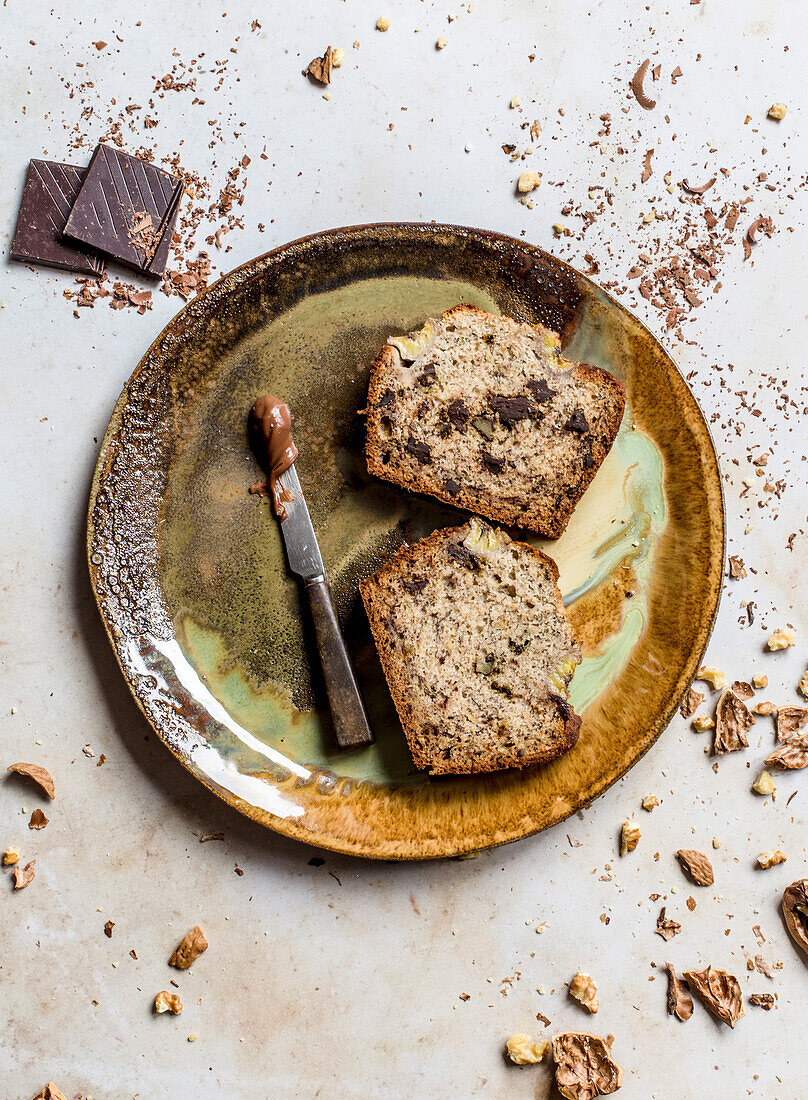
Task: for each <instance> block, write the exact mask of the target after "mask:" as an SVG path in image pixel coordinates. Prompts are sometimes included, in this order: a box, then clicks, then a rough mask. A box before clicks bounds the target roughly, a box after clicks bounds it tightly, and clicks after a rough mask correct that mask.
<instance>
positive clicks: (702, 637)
mask: <svg viewBox="0 0 808 1100" xmlns="http://www.w3.org/2000/svg"><path fill="white" fill-rule="evenodd" d="M408 231H410V232H412V233H413V235H414V234H415V233H419V234H421V235H422V239H423V240H424V241H425V242H426V241H427V240H428V239H429V237H430V236H432V235H435V236H437V235H438V234H452V233H454V234H457V235H458V237H460V238H466V239H469V238H475V239H477V240H478V241H481V242H482V243H491V242H496V243H499V244H500V245H501V246H505V247H506V248H508V249H509V250H510V251H511V254H512V257H513V258H514V262H515V263H516V264H517V265H520V266H522V268H523V272H524V273H527V272H528V271H529V270H530V269H531V267H532V266H533V265H534V264H536V265H538V263H541V264H542V265H544V266H545V267H546V268H549V269H550V270H551V271H552V272H553V273H554V274H555V275H557V276H558V277H559V279H560V280H562V281H567V282H569V283H571V284H573V285H576V284H577V285H578V286H580V285H581V284H583V285H584V286H586V287H587V288H588V290H589V293H590V294H592V295H594V296H595V297H596V298H597V297H599V296H600V297H602V298H603V299H605V300H606V301H607V302H608V303H609V304H610V305H611V306H612V307H614V308H615V309H616V310H617V311H618V313H620V314H626V315H628V316H629V317H631V319H632V321H633V323H635V324H636V325H637V326H638V327H639V329H640V330H641V331H642V332H644V333H645V335H646V336H647V338H648V340H649V341H650V343H651V344H652V345H655V346H656V349H657V351H658V353H660V354H661V356H662V360H663V362H664V363H665V364H666V366H667V368H668V370H670V371H671V372H672V373H673V374H674V375H675V376H678V379H679V381H680V383H681V386H682V388H683V390H684V392H685V394H686V395H687V396H688V397H689V400H690V402H691V404H692V408H691V411H692V412H693V413H694V414H695V416H696V420H697V423H698V424H699V427H700V429H701V431H702V432H703V437H704V440H705V441H706V442H707V444H708V448H707V456H708V457H709V459H710V464H709V470H708V473H709V475H711V476H710V477H709V480H713V478H714V481H713V489H714V490H717V502H716V501H714V505H715V503H717V504H718V509H717V514H713V515H711V517H710V518H711V520H713V521H717V522H718V523H719V525H720V540H719V541H720V550H721V553H720V556H719V555H716V554H715V553H714V554H713V557H712V559H711V560H710V562H709V573H710V575H709V576H708V578H707V580H706V582H705V583H706V584H707V587H708V591H707V595H708V598H709V599H710V600H711V602H712V608H711V610H710V612H709V616H708V618H707V621H706V623H705V624H704V625H703V626H702V628H701V631H700V633H699V636H698V638H697V640H696V642H695V645H694V647H693V649H692V650H691V654H690V657H689V659H688V660H687V661H686V662H685V663H684V665H683V667H682V669H681V671H680V674H679V677H678V679H677V684H676V689H675V690H674V691H672V692H671V697H670V700H669V702H668V704H667V706H666V707H665V708H664V709H663V711H662V712H661V713H660V715H659V717H658V718H657V720H656V721H655V722H654V723H653V727H652V729H651V730H650V731H648V732H647V735H646V738H645V739H644V740H643V742H642V745H641V747H640V750H639V751H638V752H636V755H634V756H633V758H632V759H631V761H630V763H629V764H628V765H627V766H626V767H625V768H623V769H622V770H620V769H619V768H618V770H617V771H616V772H615V774H614V775H609V776H606V777H604V778H603V779H602V780H601V781H600V782H598V783H596V784H594V785H593V786H592V787H591V789H590V790H589V791H588V792H587V794H586V796H585V797H583V798H582V799H581V801H580V802H578V803H577V804H575V805H572V806H570V808H569V810H567V811H566V812H563V813H561V814H560V815H559V816H558V817H556V818H555V819H554V820H553V821H550V822H546V823H539V824H536V825H535V827H534V825H533V823H531V824H530V825H528V826H527V827H525V823H524V816H526V815H527V813H528V811H525V815H523V817H522V819H521V824H520V825H519V826H518V827H516V828H511V829H507V830H498V831H497V835H496V836H494V837H492V836H490V835H471V834H464V835H462V836H460V837H446V838H443V839H441V838H435V837H432V838H428V839H429V840H430V841H431V843H427V842H426V840H425V838H421V843H420V844H419V837H418V836H417V835H415V836H412V837H410V838H407V839H405V838H402V839H401V840H400V842H398V843H395V844H391V843H390V842H386V843H382V844H376V845H368V844H367V843H363V842H362V841H361V840H360V841H356V840H354V839H353V838H350V837H349V838H346V837H342V836H339V835H335V834H334V833H322V832H318V831H315V830H314V829H311V828H305V827H302V825H301V824H300V818H289V817H286V818H284V817H279V816H276V815H274V814H272V813H271V812H269V811H266V810H264V809H262V808H261V807H257V806H254V805H252V804H250V803H247V802H245V801H244V800H243V799H242V798H240V797H239V796H238V795H236V794H233V793H232V792H230V791H228V790H225V789H223V788H221V787H219V785H218V784H217V783H215V781H213V780H212V779H211V778H210V777H209V776H207V775H206V774H205V773H204V772H202V771H201V770H199V769H198V768H197V767H195V766H194V765H193V763H192V761H191V759H190V758H189V757H187V756H186V755H184V754H183V752H182V751H180V749H179V748H178V747H176V746H175V744H173V743H171V741H170V739H168V738H167V737H166V736H165V735H164V733H163V731H162V730H161V729H160V727H159V725H158V724H157V723H156V722H155V721H153V720H152V718H151V717H150V715H149V713H148V711H147V710H146V707H145V705H144V703H143V700H142V699H141V698H140V697H139V695H138V693H137V691H136V690H135V685H134V684H133V683H132V681H131V680H130V678H129V676H128V675H127V673H126V670H125V667H124V664H123V661H122V658H121V654H120V651H119V648H118V644H117V641H116V634H117V635H120V633H121V632H120V630H118V629H117V628H115V627H114V624H111V623H110V622H108V620H107V618H106V616H105V614H104V611H103V608H102V604H101V595H100V592H99V587H98V573H97V570H96V566H95V564H94V563H93V561H92V553H91V551H92V539H93V534H94V522H93V512H94V508H95V505H96V502H97V497H98V493H99V489H100V486H101V478H102V475H103V473H104V466H105V459H106V457H107V451H108V449H109V447H110V443H111V441H112V429H113V428H114V427H115V425H117V424H118V423H119V421H120V417H121V414H122V412H123V410H124V409H125V407H126V405H127V402H128V399H129V391H130V387H131V386H132V384H133V383H134V382H135V381H136V380H137V379H138V377H139V375H140V374H141V372H142V371H143V370H144V369H145V367H146V366H147V365H148V363H149V360H150V358H151V357H152V355H153V354H155V353H156V352H158V351H159V350H160V348H161V346H162V345H163V343H164V342H166V341H167V340H173V339H177V338H179V337H181V336H182V335H183V331H184V327H185V324H186V321H187V315H188V314H189V313H192V314H195V313H197V311H199V310H200V309H204V308H205V304H206V302H207V301H208V300H209V299H211V298H212V297H214V296H217V295H221V294H222V292H223V289H226V291H227V292H230V291H233V290H235V289H237V288H240V287H243V286H245V285H247V284H248V283H249V282H251V281H252V280H253V279H254V278H256V277H258V276H259V275H260V274H261V268H262V266H263V265H265V264H266V263H267V262H268V261H272V260H276V259H278V258H279V257H281V256H282V254H284V253H288V252H290V251H292V250H295V249H297V250H299V249H300V248H301V247H305V246H307V245H312V244H315V243H318V244H328V245H329V246H335V245H339V244H340V243H344V242H346V241H350V240H351V239H352V238H356V237H360V238H361V237H363V236H366V237H371V236H372V234H374V233H376V234H379V233H385V232H387V233H395V232H402V233H404V234H407V232H408ZM581 297H583V295H581ZM558 328H559V329H560V330H561V334H562V342H563V328H561V326H558ZM725 556H726V515H725V500H724V490H723V484H722V481H721V476H720V469H719V465H718V457H717V452H716V448H715V444H714V441H713V438H712V434H711V432H710V429H709V425H708V423H707V421H706V419H705V418H704V416H703V414H702V412H701V409H700V407H699V405H698V403H697V401H696V399H695V397H694V396H693V394H692V392H691V391H690V388H689V386H688V385H687V382H686V380H685V378H684V376H683V375H682V373H681V371H680V370H679V368H678V367H677V366H676V363H675V362H674V361H673V359H672V358H671V356H670V355H669V354H668V352H667V351H666V350H665V349H664V347H663V346H662V345H661V343H660V342H659V341H658V340H657V339H656V337H655V336H654V335H653V333H652V332H651V331H650V329H649V328H648V327H647V326H646V325H645V324H643V322H642V321H640V320H639V318H637V317H635V316H634V315H633V314H631V313H630V311H628V310H627V309H626V307H625V306H623V305H622V304H621V303H620V302H618V301H617V299H616V298H614V297H613V296H612V295H611V294H609V292H608V291H606V290H604V289H603V288H602V287H600V286H599V285H598V284H596V283H593V282H592V280H591V279H589V278H588V277H587V276H586V275H583V274H581V273H580V272H578V271H576V270H575V269H574V268H572V267H570V266H569V265H568V264H566V263H564V262H563V261H561V260H558V259H557V258H556V257H554V256H552V255H550V254H549V253H546V252H544V250H543V249H541V248H539V247H537V246H535V245H531V244H529V243H528V242H526V241H522V240H518V239H516V238H514V237H510V236H508V235H507V234H502V233H498V232H496V231H494V230H486V229H479V228H475V227H472V226H461V225H453V224H451V223H423V222H373V223H367V224H357V225H349V226H343V227H338V228H335V229H330V230H323V231H320V232H317V233H312V234H307V235H304V236H302V237H298V238H296V239H294V240H292V241H289V242H286V243H285V244H282V245H279V246H277V247H276V248H273V249H271V250H269V251H268V252H265V253H263V254H262V255H260V256H258V257H255V258H253V259H251V260H248V261H247V262H246V263H244V264H241V265H239V266H238V267H236V268H234V269H233V270H232V271H230V272H228V273H227V274H225V275H222V276H221V277H220V278H219V279H217V280H216V282H215V283H212V284H211V285H210V286H209V287H207V288H206V289H205V290H204V291H203V292H202V293H200V294H198V295H197V296H196V297H195V298H193V299H191V300H190V301H189V302H187V303H186V304H185V305H184V306H183V307H182V308H181V309H180V310H179V312H178V313H177V314H176V315H175V316H174V318H172V320H171V321H169V322H168V324H167V325H166V326H165V327H164V328H163V330H162V331H161V332H160V333H159V334H158V336H157V337H156V338H155V339H154V340H153V341H152V343H151V344H150V346H149V348H148V349H147V351H146V352H145V354H144V355H143V357H142V359H141V360H140V362H139V363H138V365H137V367H136V368H135V370H134V371H133V372H132V374H131V375H130V377H129V379H128V380H127V383H126V385H125V386H124V389H123V391H122V393H121V395H120V397H119V398H118V400H117V402H116V404H115V406H114V409H113V412H112V415H111V418H110V423H109V425H108V427H107V430H106V432H105V435H104V439H103V440H102V444H101V447H100V450H99V457H98V461H97V464H96V468H95V471H94V474H93V479H92V484H91V489H90V498H89V509H88V520H87V558H88V569H89V574H90V580H91V584H92V588H93V594H94V597H95V600H96V605H97V606H98V609H99V613H100V615H101V619H102V622H103V623H104V628H105V630H106V632H107V636H108V638H109V640H110V644H111V646H112V649H113V652H114V654H115V657H116V660H117V661H118V664H119V666H120V668H121V672H122V673H123V676H124V679H125V681H126V683H127V685H128V687H129V689H130V691H131V693H132V696H133V698H134V699H135V702H136V704H137V706H138V707H139V709H140V710H141V712H142V713H143V715H144V717H145V718H146V720H147V721H148V722H149V724H150V725H151V726H152V728H153V729H154V730H155V732H156V733H157V735H158V737H160V739H161V741H163V742H164V743H165V744H166V746H167V747H168V748H169V750H170V751H171V752H172V754H173V755H174V756H175V757H176V758H177V760H179V762H180V763H181V764H182V765H183V767H185V768H186V769H187V770H188V771H189V772H190V773H191V774H192V775H194V776H195V777H196V778H197V779H198V780H199V781H200V782H201V783H202V784H203V785H204V786H205V787H207V789H208V790H210V791H212V792H213V793H214V794H216V795H217V796H218V797H219V798H221V799H222V800H223V801H224V802H226V803H227V804H228V805H230V806H232V807H233V808H235V809H237V810H239V812H241V813H244V814H245V815H246V816H248V817H250V818H251V819H253V820H256V821H259V822H261V823H262V824H264V825H266V826H267V827H268V828H271V829H273V830H274V831H275V832H278V833H281V834H283V835H285V836H288V837H292V838H294V839H297V840H301V841H303V842H304V843H307V844H310V845H313V846H316V847H319V848H323V849H325V850H328V851H334V852H339V853H342V854H346V855H355V856H361V857H365V858H372V859H385V860H393V861H409V860H426V859H440V858H453V857H455V858H456V857H458V856H465V855H468V854H473V853H475V852H479V851H484V850H486V849H490V848H495V847H499V846H500V845H502V844H507V843H511V842H513V841H516V840H520V839H523V838H525V837H528V836H533V835H535V834H537V833H539V832H543V831H544V830H545V829H547V828H550V827H551V826H553V825H558V824H560V823H561V822H563V821H565V820H566V819H567V818H569V817H570V816H572V814H574V813H578V812H579V811H580V810H582V809H585V808H587V807H588V806H590V805H591V804H592V803H593V802H594V801H595V799H596V798H598V797H599V796H600V795H601V794H603V793H604V792H605V791H607V790H608V789H609V787H611V786H612V785H613V784H614V783H616V782H617V780H618V779H621V778H622V777H623V776H624V775H625V774H626V773H627V772H628V771H629V770H630V768H632V767H633V766H634V765H635V764H636V763H637V762H638V761H639V760H640V759H641V758H642V757H643V756H644V755H645V754H646V752H648V750H649V749H650V748H651V747H652V746H653V745H654V744H655V743H656V742H657V740H658V739H659V737H660V735H661V733H662V732H663V730H664V729H665V728H666V727H667V725H668V723H669V722H670V720H671V718H672V717H673V715H674V713H675V711H676V708H677V706H678V703H679V699H680V697H681V695H682V694H683V693H684V691H685V690H686V689H687V688H688V687H689V685H690V684H691V682H692V679H693V675H694V674H695V672H696V670H697V668H698V666H699V664H700V663H701V659H702V656H703V654H704V652H705V650H706V648H707V645H708V642H709V640H710V636H711V634H712V631H713V628H714V626H715V621H716V617H717V614H718V608H719V605H720V598H721V591H722V576H723V562H724V558H725ZM477 778H479V779H485V778H486V777H484V776H480V777H477ZM488 778H491V777H488ZM350 782H353V781H350ZM275 785H279V784H277V783H276V784H275ZM334 790H335V788H333V787H332V788H331V790H330V791H328V792H327V793H326V792H325V791H324V793H323V795H322V797H326V798H327V797H331V796H332V795H333V793H334Z"/></svg>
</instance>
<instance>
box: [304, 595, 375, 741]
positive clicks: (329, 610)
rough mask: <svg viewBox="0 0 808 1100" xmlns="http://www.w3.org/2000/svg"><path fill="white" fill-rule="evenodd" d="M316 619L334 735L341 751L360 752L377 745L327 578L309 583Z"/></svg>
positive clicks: (315, 629) (312, 610) (312, 615)
mask: <svg viewBox="0 0 808 1100" xmlns="http://www.w3.org/2000/svg"><path fill="white" fill-rule="evenodd" d="M305 585H306V592H307V593H308V597H309V604H310V605H311V617H312V619H313V620H314V633H315V636H316V638H317V649H318V650H319V652H320V662H321V664H322V666H323V677H324V679H325V687H326V691H327V692H328V701H329V703H330V704H331V717H332V718H333V721H334V734H335V735H336V738H337V744H338V745H339V747H340V748H341V749H359V748H363V747H364V746H366V745H372V744H373V733H372V732H371V729H370V724H369V722H368V716H367V712H366V711H365V704H364V703H363V702H362V696H361V695H360V694H359V687H358V686H357V683H356V676H355V675H354V670H353V665H352V664H351V658H350V657H349V656H348V650H347V649H346V648H345V639H344V638H343V637H342V631H341V630H340V628H339V620H338V619H337V612H336V610H335V608H334V601H333V598H332V596H331V589H330V588H329V585H328V581H327V580H326V579H325V577H316V578H314V579H313V580H307V581H306V582H305Z"/></svg>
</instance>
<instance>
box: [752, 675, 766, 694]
mask: <svg viewBox="0 0 808 1100" xmlns="http://www.w3.org/2000/svg"><path fill="white" fill-rule="evenodd" d="M768 686H769V677H768V676H767V675H766V673H765V672H756V673H755V675H754V676H753V677H752V687H754V688H757V689H758V690H760V689H761V688H765V687H768Z"/></svg>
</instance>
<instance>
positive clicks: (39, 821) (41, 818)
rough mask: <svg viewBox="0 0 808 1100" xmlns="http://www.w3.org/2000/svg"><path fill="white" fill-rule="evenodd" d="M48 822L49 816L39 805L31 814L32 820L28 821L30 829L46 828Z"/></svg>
mask: <svg viewBox="0 0 808 1100" xmlns="http://www.w3.org/2000/svg"><path fill="white" fill-rule="evenodd" d="M47 824H48V818H47V817H45V815H44V814H43V812H42V810H40V809H39V808H38V807H37V809H35V810H34V811H33V813H32V814H31V820H30V821H29V822H28V828H29V829H44V828H45V826H46V825H47Z"/></svg>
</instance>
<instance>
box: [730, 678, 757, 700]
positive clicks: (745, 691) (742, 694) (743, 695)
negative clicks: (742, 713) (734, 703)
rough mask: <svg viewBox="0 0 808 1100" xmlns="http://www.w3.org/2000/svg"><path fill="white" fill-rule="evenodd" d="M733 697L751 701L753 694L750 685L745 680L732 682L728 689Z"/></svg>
mask: <svg viewBox="0 0 808 1100" xmlns="http://www.w3.org/2000/svg"><path fill="white" fill-rule="evenodd" d="M730 690H731V691H732V693H733V695H737V696H738V698H739V699H751V698H752V696H753V695H754V694H755V692H754V689H753V688H752V685H751V684H747V682H746V680H733V681H732V686H731V688H730Z"/></svg>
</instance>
